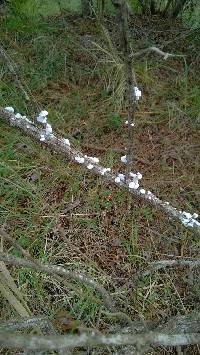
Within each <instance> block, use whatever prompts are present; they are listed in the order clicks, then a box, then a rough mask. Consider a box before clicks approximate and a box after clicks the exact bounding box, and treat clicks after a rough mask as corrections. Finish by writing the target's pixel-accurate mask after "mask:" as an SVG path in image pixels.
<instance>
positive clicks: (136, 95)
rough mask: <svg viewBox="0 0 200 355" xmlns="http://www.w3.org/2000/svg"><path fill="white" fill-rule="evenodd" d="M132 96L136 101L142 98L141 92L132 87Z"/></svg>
mask: <svg viewBox="0 0 200 355" xmlns="http://www.w3.org/2000/svg"><path fill="white" fill-rule="evenodd" d="M133 95H134V98H135V99H136V100H139V99H140V97H141V96H142V92H141V91H140V90H139V89H138V88H137V86H134V87H133Z"/></svg>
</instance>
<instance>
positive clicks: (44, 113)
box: [37, 110, 48, 124]
mask: <svg viewBox="0 0 200 355" xmlns="http://www.w3.org/2000/svg"><path fill="white" fill-rule="evenodd" d="M47 116H48V111H45V110H44V111H41V112H40V113H39V115H38V116H37V121H38V122H39V123H44V124H45V123H47Z"/></svg>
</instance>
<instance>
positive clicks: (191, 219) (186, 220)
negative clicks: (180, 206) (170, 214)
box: [179, 211, 200, 227]
mask: <svg viewBox="0 0 200 355" xmlns="http://www.w3.org/2000/svg"><path fill="white" fill-rule="evenodd" d="M179 212H180V213H181V222H182V223H183V224H184V225H185V226H186V227H194V225H196V226H199V227H200V222H198V221H197V218H198V214H197V213H193V214H191V213H189V212H182V211H179Z"/></svg>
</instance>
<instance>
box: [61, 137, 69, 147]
mask: <svg viewBox="0 0 200 355" xmlns="http://www.w3.org/2000/svg"><path fill="white" fill-rule="evenodd" d="M62 141H63V143H64V144H66V145H68V146H69V147H70V141H69V139H67V138H63V139H62Z"/></svg>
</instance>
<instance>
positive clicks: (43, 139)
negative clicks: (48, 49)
mask: <svg viewBox="0 0 200 355" xmlns="http://www.w3.org/2000/svg"><path fill="white" fill-rule="evenodd" d="M0 119H1V120H2V121H4V122H5V123H7V124H9V125H10V126H11V127H16V128H18V129H20V130H21V131H22V132H24V133H25V134H26V135H29V136H30V137H32V138H34V139H35V140H36V141H37V142H39V143H41V144H43V145H44V146H46V147H48V148H50V150H52V151H53V152H55V153H57V154H59V155H62V156H63V157H64V158H65V159H68V160H70V161H73V162H76V163H79V164H81V165H83V166H84V167H85V168H87V169H88V170H90V171H92V172H93V173H95V174H96V175H99V176H103V177H104V179H105V180H106V181H109V182H111V183H112V184H114V185H116V186H117V187H119V188H121V189H124V190H126V191H128V192H129V193H130V194H131V195H133V196H134V197H135V198H138V199H140V200H142V201H145V202H146V203H148V204H149V205H151V206H153V207H155V208H156V209H158V210H160V211H162V212H164V214H165V215H166V216H167V217H168V218H169V219H171V220H174V221H179V222H181V224H183V225H184V226H185V227H186V228H189V229H191V230H192V231H193V232H195V233H196V235H198V236H200V222H198V221H197V219H196V217H197V215H196V214H195V215H191V214H190V213H186V212H184V211H180V210H178V209H176V208H175V207H173V206H171V205H170V204H169V202H165V201H162V200H160V199H159V198H157V197H156V196H155V195H154V194H153V193H152V192H150V191H145V190H144V189H139V188H138V189H131V188H129V185H127V184H126V183H125V182H123V181H120V182H118V181H116V175H115V174H114V173H113V172H111V169H109V168H104V167H102V166H101V165H99V164H98V163H94V162H93V161H92V160H91V158H89V157H86V156H84V155H83V154H82V153H80V152H78V151H77V150H76V149H74V148H72V147H70V146H69V145H68V144H66V142H65V140H64V139H63V138H58V137H56V136H55V135H54V134H46V133H45V131H44V130H43V129H40V128H38V127H37V126H36V125H35V124H34V122H32V121H30V120H29V119H27V118H16V117H15V115H14V114H12V113H10V112H8V111H6V110H5V109H3V108H0Z"/></svg>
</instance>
